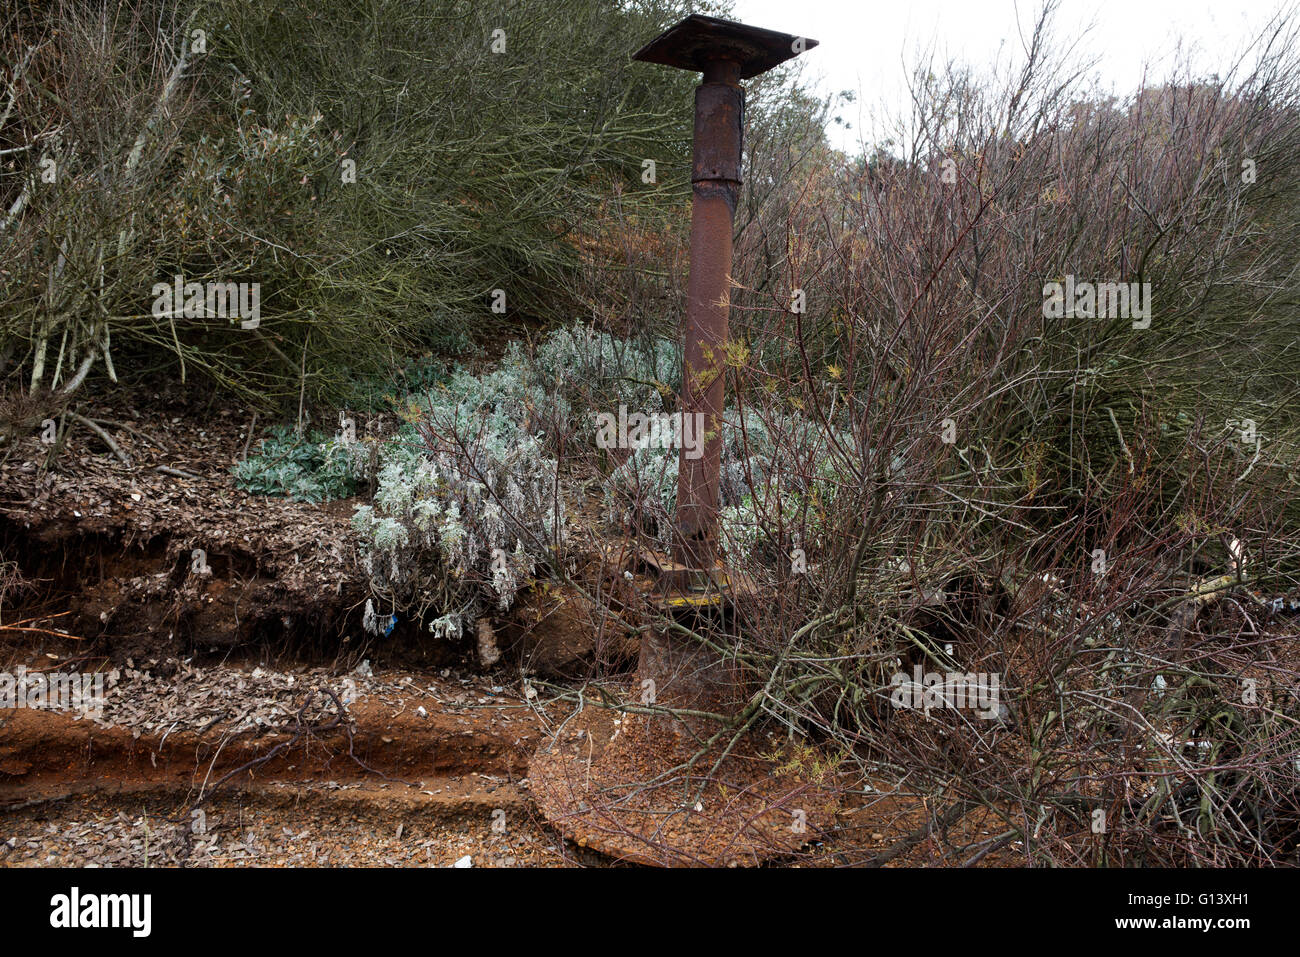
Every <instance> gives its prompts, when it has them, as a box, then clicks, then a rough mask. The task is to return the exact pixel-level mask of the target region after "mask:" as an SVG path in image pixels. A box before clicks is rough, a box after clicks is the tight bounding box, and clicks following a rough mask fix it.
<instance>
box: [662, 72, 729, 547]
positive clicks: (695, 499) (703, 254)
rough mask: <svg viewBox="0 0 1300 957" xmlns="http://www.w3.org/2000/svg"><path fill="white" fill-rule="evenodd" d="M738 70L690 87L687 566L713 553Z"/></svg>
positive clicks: (681, 484) (683, 471) (682, 516)
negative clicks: (691, 443) (695, 440)
mask: <svg viewBox="0 0 1300 957" xmlns="http://www.w3.org/2000/svg"><path fill="white" fill-rule="evenodd" d="M740 70H741V64H740V62H739V61H738V60H734V59H716V60H712V61H710V62H708V63H707V64H705V69H704V82H703V83H702V84H701V85H700V86H699V87H698V88H697V89H696V90H695V144H694V155H693V161H692V164H691V265H690V270H691V271H690V277H689V280H688V284H687V291H686V329H685V333H686V335H685V339H686V341H685V350H684V351H685V358H684V362H683V370H682V414H683V415H689V416H696V417H698V418H697V419H696V421H699V422H700V423H701V424H702V428H698V429H697V430H696V432H695V434H696V435H700V436H703V437H704V438H705V439H706V441H705V443H704V454H703V455H698V454H695V453H694V450H690V449H687V448H685V447H683V448H682V449H681V451H680V453H679V456H680V458H679V462H678V472H677V541H676V542H675V546H676V553H677V554H676V556H675V557H676V558H677V560H678V561H679V562H681V563H682V564H684V565H688V566H690V567H693V568H709V567H711V566H712V565H713V563H714V558H715V555H716V551H717V538H718V494H719V492H718V479H719V473H720V471H721V465H722V412H723V406H724V403H725V401H726V396H725V390H724V379H725V375H726V355H727V314H728V312H729V310H730V302H731V237H732V231H733V229H734V226H735V216H736V202H737V200H738V199H739V198H740V183H741V179H740V157H741V150H742V147H743V142H742V141H743V136H744V127H745V91H744V90H743V89H741V87H740Z"/></svg>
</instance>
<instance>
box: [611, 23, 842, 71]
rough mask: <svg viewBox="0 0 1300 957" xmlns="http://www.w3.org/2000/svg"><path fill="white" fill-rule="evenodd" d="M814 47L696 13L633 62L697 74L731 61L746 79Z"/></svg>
mask: <svg viewBox="0 0 1300 957" xmlns="http://www.w3.org/2000/svg"><path fill="white" fill-rule="evenodd" d="M816 45H817V41H816V40H810V39H808V38H807V37H797V36H794V35H792V34H789V33H781V32H780V31H778V30H764V29H763V28H762V27H748V26H745V24H743V23H736V22H735V21H733V20H722V19H719V18H718V17H706V16H703V15H702V14H698V13H695V14H692V15H691V16H689V17H687V18H686V19H685V20H683V21H682V22H681V23H678V24H675V25H673V26H671V27H669V28H668V29H667V30H665V31H664V32H663V33H661V34H659V36H657V37H655V38H654V39H653V40H651V41H650V42H649V43H647V44H646V45H645V46H643V47H642V48H641V49H640V50H637V51H636V53H634V54H632V59H633V60H640V61H641V62H643V63H658V64H661V65H663V66H675V67H677V68H678V69H680V70H695V71H697V72H700V73H703V72H704V70H705V67H706V66H707V65H708V63H709V62H710V61H713V60H731V61H733V62H735V63H739V64H740V79H742V80H748V79H749V78H750V77H754V76H758V75H759V74H760V73H766V72H767V71H768V70H770V69H772V68H773V67H775V66H779V65H780V64H782V63H784V62H785V61H786V60H792V59H794V58H795V57H797V56H798V55H799V54H800V53H803V52H804V51H805V50H811V49H812V48H813V47H815V46H816Z"/></svg>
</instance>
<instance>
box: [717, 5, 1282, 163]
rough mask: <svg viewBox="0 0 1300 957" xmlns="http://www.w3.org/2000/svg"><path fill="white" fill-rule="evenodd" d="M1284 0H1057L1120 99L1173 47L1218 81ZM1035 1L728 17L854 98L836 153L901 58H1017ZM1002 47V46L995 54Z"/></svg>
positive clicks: (891, 84)
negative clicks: (798, 47) (931, 49)
mask: <svg viewBox="0 0 1300 957" xmlns="http://www.w3.org/2000/svg"><path fill="white" fill-rule="evenodd" d="M1283 5H1284V0H1062V3H1061V9H1060V12H1059V14H1058V15H1057V16H1058V19H1057V22H1058V24H1059V25H1060V26H1061V28H1063V30H1064V31H1065V34H1066V35H1069V34H1072V33H1074V32H1076V31H1077V32H1081V31H1082V30H1083V28H1084V27H1085V26H1086V25H1087V24H1089V23H1092V24H1095V26H1094V28H1093V31H1092V33H1091V39H1090V40H1089V41H1087V42H1086V43H1085V44H1084V45H1083V47H1082V53H1084V54H1091V55H1096V56H1099V57H1100V58H1101V62H1100V63H1099V64H1098V66H1097V69H1096V70H1095V71H1094V73H1095V75H1097V76H1099V78H1100V79H1101V81H1102V82H1103V85H1104V86H1105V87H1106V88H1107V89H1110V90H1111V91H1113V92H1114V93H1116V94H1117V95H1120V96H1123V95H1125V94H1127V93H1130V92H1131V91H1132V90H1133V89H1134V88H1136V87H1137V85H1138V83H1139V82H1140V80H1141V77H1142V68H1143V65H1144V63H1146V64H1148V65H1149V66H1150V67H1151V70H1150V73H1149V76H1151V77H1153V78H1157V79H1158V78H1159V77H1160V76H1161V75H1162V73H1163V72H1165V71H1167V70H1168V68H1169V67H1170V66H1171V65H1172V63H1173V62H1174V61H1175V56H1174V53H1175V50H1176V48H1177V45H1178V43H1179V41H1180V40H1181V41H1182V43H1183V46H1184V48H1185V49H1186V50H1188V51H1189V52H1190V54H1191V57H1192V60H1191V62H1192V63H1193V64H1195V65H1196V66H1197V67H1198V68H1200V69H1201V70H1203V71H1204V72H1207V73H1208V72H1215V71H1217V72H1220V73H1226V72H1227V70H1228V69H1229V66H1230V64H1231V62H1232V61H1233V60H1235V56H1234V54H1239V53H1240V52H1241V51H1242V50H1243V49H1246V48H1247V47H1248V45H1249V43H1248V41H1249V40H1250V39H1252V38H1253V37H1254V36H1255V35H1256V34H1257V33H1258V32H1259V30H1260V29H1261V28H1262V27H1263V26H1264V25H1265V24H1266V23H1267V22H1268V20H1269V19H1270V18H1271V17H1272V15H1273V14H1275V13H1276V12H1277V10H1278V9H1279V8H1280V7H1281V6H1283ZM1038 9H1039V2H1038V0H736V5H735V17H736V18H737V19H738V20H740V21H742V22H743V23H747V24H750V25H751V26H757V27H768V28H770V29H774V30H783V31H785V32H787V33H793V34H796V35H798V36H807V37H812V38H814V39H816V40H819V41H820V43H821V45H820V46H818V47H816V48H815V49H813V50H810V51H809V52H808V53H805V54H804V57H805V58H806V59H807V60H808V64H807V67H806V69H808V70H811V71H812V73H811V74H810V75H812V76H816V77H818V78H819V85H820V86H821V88H822V89H823V90H824V91H827V92H830V91H837V90H844V89H851V90H854V91H855V92H856V93H857V95H858V101H857V103H856V104H855V105H854V106H853V107H851V108H849V109H848V110H847V111H846V112H844V114H843V115H844V118H845V119H846V120H848V121H849V122H851V123H852V124H853V129H852V130H848V131H844V130H842V129H839V128H832V129H831V137H832V141H833V142H834V144H835V145H836V146H839V147H840V148H841V149H845V150H848V151H850V152H857V151H858V142H859V137H860V135H861V133H862V131H864V130H865V131H867V133H868V135H867V139H868V141H869V142H870V141H871V140H872V139H874V137H873V136H872V135H870V133H871V130H872V129H873V118H872V113H873V112H874V111H878V110H879V109H880V108H881V107H882V106H884V107H887V108H888V109H890V110H893V111H896V110H898V108H899V107H900V106H901V105H902V103H903V102H905V99H904V90H905V86H904V79H905V76H906V71H905V69H904V65H903V64H904V62H905V60H906V61H907V62H908V63H912V62H915V60H916V57H915V52H916V51H917V49H918V48H920V47H923V46H928V45H929V44H930V43H931V42H933V43H934V44H935V52H936V54H937V55H938V56H937V59H938V60H940V61H943V60H945V59H948V58H955V59H957V60H959V61H964V62H966V63H968V64H970V65H972V66H976V67H987V66H989V65H991V64H992V63H993V62H994V61H995V60H996V59H997V58H998V56H999V48H1002V49H1001V55H1002V57H1003V59H1004V61H1005V60H1006V59H1007V58H1008V57H1010V56H1011V55H1012V54H1019V53H1020V50H1021V45H1020V38H1019V37H1020V34H1019V31H1018V29H1017V23H1018V22H1019V23H1020V24H1021V25H1022V26H1023V27H1025V28H1026V29H1027V28H1028V26H1029V25H1030V24H1031V23H1032V21H1033V18H1034V15H1035V14H1036V13H1037V12H1038ZM1003 44H1006V46H1005V47H1003Z"/></svg>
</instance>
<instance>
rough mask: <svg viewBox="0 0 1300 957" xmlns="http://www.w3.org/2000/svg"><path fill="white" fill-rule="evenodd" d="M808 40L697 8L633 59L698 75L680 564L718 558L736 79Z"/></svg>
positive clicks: (708, 563) (740, 121)
mask: <svg viewBox="0 0 1300 957" xmlns="http://www.w3.org/2000/svg"><path fill="white" fill-rule="evenodd" d="M816 45H817V41H816V40H809V39H808V38H807V37H797V36H792V35H790V34H788V33H778V32H777V31H775V30H764V29H761V28H759V27H750V26H746V25H745V24H743V23H735V22H733V21H730V20H720V19H718V18H717V17H705V16H700V15H699V14H696V15H693V16H689V17H687V18H686V19H685V20H683V21H681V22H680V23H678V24H677V25H676V26H674V27H671V28H670V29H668V30H665V31H664V32H663V33H661V34H660V35H659V36H657V37H655V39H654V40H652V41H650V43H648V44H646V45H645V46H644V47H642V48H641V49H640V50H638V51H637V53H636V54H635V56H633V59H634V60H641V61H644V62H646V63H659V64H663V65H664V66H672V67H677V68H678V69H681V70H695V71H698V72H700V73H703V74H704V77H703V82H702V83H701V84H700V86H699V88H698V89H696V91H695V142H694V147H693V155H692V162H691V272H690V277H689V279H688V283H687V291H686V325H685V330H684V334H685V349H684V354H685V355H684V360H683V366H684V368H683V376H682V415H683V416H692V417H698V418H693V419H692V421H693V422H696V423H698V424H699V425H700V426H702V428H701V432H702V434H703V435H704V436H705V437H706V439H707V440H706V441H705V443H704V449H703V455H700V454H699V453H698V450H695V449H687V448H682V450H681V452H680V458H679V460H678V464H679V468H678V473H677V534H676V541H675V542H674V552H675V555H674V558H676V560H677V562H678V563H680V564H681V565H683V566H686V567H687V568H694V569H712V568H713V567H714V565H715V564H716V559H717V542H718V480H719V474H720V472H721V467H722V411H723V406H724V403H725V401H726V397H725V395H724V376H725V374H726V367H727V313H728V311H729V309H730V304H731V234H732V230H733V229H734V226H735V216H736V202H737V200H738V199H739V197H740V157H741V149H742V145H743V130H744V128H745V91H744V90H743V89H741V86H740V81H741V80H747V79H749V78H750V77H754V76H758V75H759V74H760V73H766V72H767V71H768V70H770V69H772V68H773V67H775V66H777V65H778V64H780V63H783V62H785V61H786V60H789V59H791V58H792V57H796V56H798V55H799V54H800V53H802V52H804V51H805V50H810V49H812V48H813V47H815V46H816ZM682 431H683V432H685V431H686V430H685V423H683V430H682ZM695 434H699V433H695Z"/></svg>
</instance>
